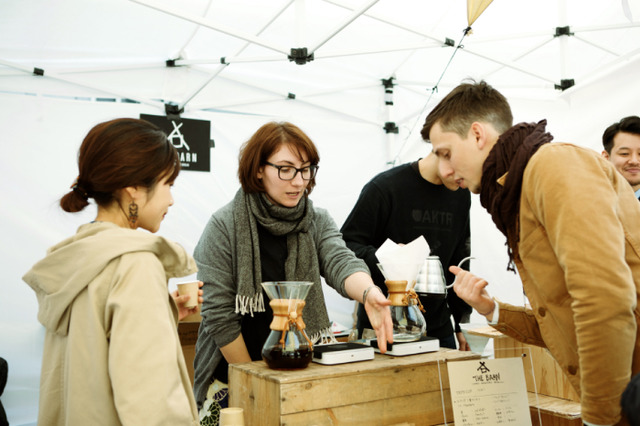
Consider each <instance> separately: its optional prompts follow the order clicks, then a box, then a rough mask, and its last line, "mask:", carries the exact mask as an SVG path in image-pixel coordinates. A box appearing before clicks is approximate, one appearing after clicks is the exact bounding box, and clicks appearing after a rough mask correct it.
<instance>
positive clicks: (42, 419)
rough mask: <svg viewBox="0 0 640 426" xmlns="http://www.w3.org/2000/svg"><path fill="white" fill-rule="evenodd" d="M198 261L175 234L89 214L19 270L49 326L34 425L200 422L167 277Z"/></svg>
mask: <svg viewBox="0 0 640 426" xmlns="http://www.w3.org/2000/svg"><path fill="white" fill-rule="evenodd" d="M195 271H196V267H195V262H194V261H193V259H192V258H191V257H190V256H189V255H188V254H187V253H186V252H185V251H184V249H183V248H182V247H180V246H178V245H177V244H175V243H172V242H170V241H168V240H166V239H164V238H162V237H158V236H156V235H153V234H149V233H147V232H143V231H135V230H130V229H124V228H119V227H117V226H116V225H113V224H110V223H100V222H96V223H89V224H86V225H83V226H81V227H80V228H79V229H78V232H77V233H76V235H74V236H72V237H71V238H68V239H66V240H64V241H62V242H61V243H59V244H57V245H56V246H54V247H52V248H51V249H49V251H48V254H47V256H46V257H45V258H44V259H43V260H41V261H39V262H38V263H37V264H36V265H35V266H34V267H33V268H32V269H31V270H30V271H29V272H27V274H26V275H25V276H24V277H23V279H24V280H25V282H27V283H28V284H29V285H30V286H31V287H32V288H33V290H34V291H35V292H36V296H37V298H38V303H39V312H38V320H39V321H40V322H41V323H42V324H43V325H44V326H45V328H46V334H45V342H44V353H43V360H42V372H41V380H40V404H39V405H40V407H39V413H38V424H40V425H121V424H123V425H136V426H137V425H197V424H198V416H197V411H196V406H195V400H194V398H193V392H192V390H191V383H190V380H189V376H188V373H187V368H186V365H185V361H184V357H183V355H182V351H181V347H180V341H179V339H178V333H177V314H178V312H177V307H176V305H175V303H174V302H173V300H172V298H171V296H170V294H169V292H168V290H167V280H168V279H169V278H171V277H179V276H185V275H189V274H192V273H194V272H195Z"/></svg>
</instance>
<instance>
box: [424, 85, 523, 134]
mask: <svg viewBox="0 0 640 426" xmlns="http://www.w3.org/2000/svg"><path fill="white" fill-rule="evenodd" d="M476 121H478V122H486V123H491V124H492V125H493V127H495V129H496V130H497V131H498V133H499V134H502V133H504V132H506V131H507V130H509V128H511V126H513V115H512V113H511V107H510V106H509V103H508V102H507V99H506V98H505V97H504V96H503V95H502V93H500V92H498V91H497V90H496V89H494V88H493V87H491V86H490V85H489V84H487V83H486V82H485V81H480V82H478V83H476V82H475V81H473V80H469V81H468V82H466V83H462V84H460V85H459V86H457V87H456V88H455V89H453V90H452V91H451V92H449V94H447V95H446V96H445V97H444V98H442V100H441V101H440V102H439V103H438V105H436V106H435V108H433V110H431V112H430V113H429V115H428V116H427V119H426V120H425V123H424V126H423V127H422V131H421V134H422V138H423V139H424V140H426V141H428V140H429V133H430V132H431V128H432V127H433V125H434V124H435V123H436V122H439V123H440V126H441V127H442V130H443V131H445V132H454V133H456V134H457V135H458V136H460V137H461V138H465V137H466V136H467V133H468V132H469V129H470V128H471V124H473V123H474V122H476Z"/></svg>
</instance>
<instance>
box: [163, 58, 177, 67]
mask: <svg viewBox="0 0 640 426" xmlns="http://www.w3.org/2000/svg"><path fill="white" fill-rule="evenodd" d="M176 61H177V59H167V61H166V62H165V65H166V67H167V68H173V67H175V66H176Z"/></svg>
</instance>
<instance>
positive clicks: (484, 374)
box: [447, 358, 531, 426]
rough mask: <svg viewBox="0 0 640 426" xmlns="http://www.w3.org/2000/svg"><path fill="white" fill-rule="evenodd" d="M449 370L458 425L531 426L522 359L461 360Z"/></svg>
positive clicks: (449, 364) (454, 413) (451, 363)
mask: <svg viewBox="0 0 640 426" xmlns="http://www.w3.org/2000/svg"><path fill="white" fill-rule="evenodd" d="M447 368H448V371H449V385H450V387H451V402H452V405H453V419H454V421H455V424H456V425H464V426H496V425H518V426H524V425H526V426H530V425H531V414H530V413H529V401H528V398H527V386H526V383H525V379H524V370H523V367H522V360H521V359H520V358H500V359H479V360H473V361H457V362H450V363H447Z"/></svg>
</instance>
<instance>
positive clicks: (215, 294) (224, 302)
mask: <svg viewBox="0 0 640 426" xmlns="http://www.w3.org/2000/svg"><path fill="white" fill-rule="evenodd" d="M319 161H320V157H319V155H318V151H317V149H316V147H315V145H314V144H313V142H312V141H311V140H310V139H309V137H308V136H307V135H306V134H305V133H304V132H303V131H302V130H300V129H299V128H298V127H296V126H295V125H293V124H291V123H286V122H285V123H275V122H271V123H267V124H265V125H263V126H262V127H261V128H260V129H258V131H257V132H256V133H255V134H254V135H253V136H252V137H251V138H250V139H249V140H248V141H247V142H246V143H245V144H244V145H243V146H242V147H241V149H240V156H239V168H238V177H239V179H240V184H241V186H242V188H241V189H240V190H239V191H238V192H237V193H236V195H235V197H234V199H233V200H232V201H231V202H230V203H229V204H227V205H226V206H224V207H222V208H221V209H220V210H218V211H217V212H215V213H214V214H213V215H212V217H211V219H210V220H209V223H208V224H207V226H206V228H205V230H204V232H203V233H202V236H201V237H200V241H199V242H198V245H197V246H196V249H195V252H194V257H195V259H196V263H197V264H198V279H199V280H201V281H203V282H204V283H205V284H204V303H203V306H202V317H203V320H202V324H201V326H200V331H199V335H198V342H197V344H196V355H195V361H194V367H195V386H194V390H195V394H196V401H197V402H198V406H199V408H200V419H201V424H203V425H210V424H217V420H218V413H219V410H220V408H224V407H226V405H227V383H228V378H227V370H228V364H230V363H240V362H250V361H252V360H260V359H262V357H261V350H262V346H263V345H264V342H265V340H266V339H267V337H268V335H269V333H270V331H271V330H270V329H269V324H270V323H271V318H272V316H273V314H272V311H271V308H270V306H269V303H268V298H267V296H266V294H265V293H264V292H263V290H262V287H261V285H260V284H261V283H262V282H265V281H285V280H286V281H311V282H313V283H314V285H313V286H312V288H311V290H310V292H309V295H308V296H307V298H306V305H305V308H304V322H305V324H306V329H305V331H306V332H307V334H308V335H309V337H310V339H311V341H312V342H314V343H316V342H328V341H331V340H332V339H333V333H332V330H331V323H330V321H329V317H328V315H327V309H326V306H325V302H324V296H323V293H322V286H321V281H320V277H321V276H323V277H324V278H325V280H326V282H327V284H328V285H330V286H331V287H333V288H334V289H336V291H338V292H339V293H340V294H341V295H343V296H344V297H347V298H350V299H354V300H357V301H359V302H361V303H363V304H364V305H365V309H366V311H367V313H368V315H369V319H370V320H371V323H372V325H373V327H374V329H375V331H376V333H377V336H378V341H379V342H381V346H382V347H383V348H386V343H385V342H386V341H387V340H389V341H390V340H391V336H392V323H391V316H390V311H389V307H388V305H389V302H388V300H387V299H386V298H385V297H384V296H383V295H382V292H381V291H379V289H378V288H377V287H375V285H374V284H373V281H372V280H371V277H370V275H369V270H368V268H367V267H366V265H365V263H364V262H363V261H362V260H360V259H358V258H356V257H355V255H354V254H353V252H351V250H349V249H348V248H347V247H346V245H345V243H344V241H343V240H342V237H341V234H340V232H339V231H338V228H337V226H336V225H335V223H334V221H333V219H332V218H331V217H330V216H329V214H328V213H327V211H326V210H323V209H320V208H317V207H314V205H313V203H312V202H311V200H310V199H309V198H308V195H309V194H310V193H311V191H312V190H313V188H314V186H315V184H316V181H315V176H316V173H317V172H318V163H319ZM376 289H377V290H376ZM370 290H373V291H370Z"/></svg>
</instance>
